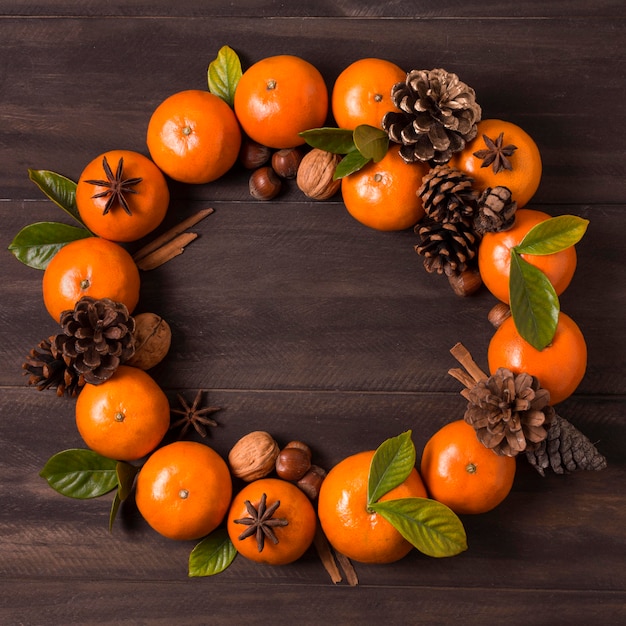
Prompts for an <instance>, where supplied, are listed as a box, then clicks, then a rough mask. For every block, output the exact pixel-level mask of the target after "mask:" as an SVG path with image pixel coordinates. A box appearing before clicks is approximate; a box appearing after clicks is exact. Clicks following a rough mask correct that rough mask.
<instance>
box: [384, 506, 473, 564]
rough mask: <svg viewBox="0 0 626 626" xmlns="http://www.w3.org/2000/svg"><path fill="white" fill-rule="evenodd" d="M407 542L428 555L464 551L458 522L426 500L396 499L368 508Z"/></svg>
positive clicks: (439, 555) (434, 555)
mask: <svg viewBox="0 0 626 626" xmlns="http://www.w3.org/2000/svg"><path fill="white" fill-rule="evenodd" d="M372 508H373V509H374V511H376V513H378V514H379V515H381V516H382V517H384V518H385V519H386V520H387V521H388V522H389V523H390V524H391V525H392V526H393V527H394V528H395V529H396V530H397V531H398V532H399V533H400V534H401V535H402V536H403V537H404V538H405V539H406V540H407V541H408V542H409V543H411V544H412V545H413V546H414V547H415V548H417V549H418V550H419V551H420V552H423V553H424V554H426V555H428V556H433V557H437V558H439V557H444V556H454V555H456V554H459V553H461V552H463V551H464V550H467V535H466V534H465V528H463V524H462V522H461V520H460V519H459V518H458V517H457V515H455V513H454V512H453V511H451V510H450V509H449V508H448V507H447V506H445V505H444V504H441V503H440V502H436V501H435V500H430V499H429V498H400V499H399V500H385V501H384V502H376V503H375V504H373V505H372Z"/></svg>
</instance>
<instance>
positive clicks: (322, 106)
mask: <svg viewBox="0 0 626 626" xmlns="http://www.w3.org/2000/svg"><path fill="white" fill-rule="evenodd" d="M235 114H236V115H237V119H238V120H239V122H240V124H241V126H242V128H243V130H244V132H245V133H246V134H247V135H248V136H249V137H250V138H251V139H253V140H254V141H257V142H258V143H260V144H262V145H264V146H268V147H270V148H277V149H282V148H293V147H295V146H299V145H302V144H304V139H303V138H302V137H300V136H299V134H298V133H300V132H302V131H305V130H309V129H311V128H318V127H321V126H323V125H324V122H325V121H326V115H327V114H328V89H327V87H326V83H325V82H324V78H323V77H322V75H321V74H320V72H319V70H317V68H315V67H314V66H313V65H311V63H309V62H308V61H305V60H304V59H301V58H300V57H296V56H292V55H278V56H272V57H267V58H265V59H261V60H260V61H257V62H256V63H254V64H253V65H252V66H250V67H249V68H248V69H247V70H246V71H245V72H244V73H243V76H242V77H241V79H240V80H239V83H238V84H237V89H236V90H235Z"/></svg>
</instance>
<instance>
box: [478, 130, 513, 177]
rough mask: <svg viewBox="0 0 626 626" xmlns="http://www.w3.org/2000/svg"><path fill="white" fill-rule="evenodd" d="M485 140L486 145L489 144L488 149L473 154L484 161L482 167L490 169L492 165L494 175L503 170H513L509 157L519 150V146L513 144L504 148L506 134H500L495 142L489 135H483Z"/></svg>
mask: <svg viewBox="0 0 626 626" xmlns="http://www.w3.org/2000/svg"><path fill="white" fill-rule="evenodd" d="M483 139H484V140H485V144H487V148H486V149H485V150H478V151H476V152H474V153H473V154H474V156H475V157H476V158H478V159H482V160H483V162H482V165H481V166H480V167H489V166H490V165H491V166H492V168H493V173H494V174H497V173H498V172H501V171H502V170H509V171H510V170H512V169H513V166H512V165H511V161H509V159H508V158H507V157H510V156H511V155H512V154H513V153H514V152H515V151H516V150H517V146H514V145H513V144H509V145H508V146H503V145H502V144H503V143H504V133H500V134H499V135H498V138H497V139H496V140H495V142H494V141H493V139H491V138H489V137H487V135H483Z"/></svg>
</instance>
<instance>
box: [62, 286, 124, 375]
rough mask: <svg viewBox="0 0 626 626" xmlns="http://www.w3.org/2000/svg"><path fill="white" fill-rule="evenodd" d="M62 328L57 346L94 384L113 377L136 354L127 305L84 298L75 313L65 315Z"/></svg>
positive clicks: (63, 314) (77, 369) (105, 299)
mask: <svg viewBox="0 0 626 626" xmlns="http://www.w3.org/2000/svg"><path fill="white" fill-rule="evenodd" d="M61 327H62V328H63V333H62V334H59V335H57V336H56V337H55V338H54V347H55V348H56V349H57V350H58V351H59V352H60V353H61V354H63V356H64V357H65V358H68V359H71V360H72V362H73V366H74V369H75V370H76V371H77V372H78V373H79V374H82V375H83V376H84V378H85V382H88V383H91V384H92V385H97V384H99V383H102V382H104V381H105V380H107V379H108V378H110V377H111V376H112V375H113V373H114V372H115V370H116V369H117V368H118V366H119V365H120V364H121V363H123V362H124V361H125V360H126V359H129V358H130V357H131V356H132V355H133V354H134V353H135V342H134V338H133V332H134V330H135V320H134V318H132V317H131V316H130V315H129V313H128V309H127V308H126V306H125V305H124V304H122V303H120V302H114V301H113V300H110V299H109V298H102V299H100V300H96V299H95V298H91V297H89V296H84V297H83V298H81V299H80V300H79V301H78V302H77V303H76V306H75V307H74V309H73V310H69V311H63V313H61Z"/></svg>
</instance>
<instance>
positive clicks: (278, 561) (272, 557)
mask: <svg viewBox="0 0 626 626" xmlns="http://www.w3.org/2000/svg"><path fill="white" fill-rule="evenodd" d="M264 493H265V494H266V497H267V500H266V505H267V506H268V507H269V506H270V505H272V504H273V503H274V502H276V500H278V501H280V506H279V507H278V509H276V512H275V513H274V515H273V518H281V519H286V520H287V522H288V524H287V525H286V526H279V527H276V528H274V529H273V530H274V532H275V533H276V537H277V539H278V543H276V544H275V543H273V542H272V541H271V539H269V538H267V537H266V539H265V544H264V546H263V550H261V552H259V549H258V545H257V541H256V537H255V536H254V535H253V536H251V537H245V538H244V539H239V536H240V535H241V533H242V532H243V531H244V530H246V528H248V527H247V526H245V525H244V524H237V523H235V520H237V519H241V518H246V517H250V514H249V513H248V511H247V509H246V505H245V501H246V500H249V501H250V503H251V504H252V505H253V506H254V507H255V508H257V507H258V505H259V502H260V500H261V497H262V495H263V494H264ZM316 524H317V518H316V515H315V509H314V508H313V505H312V504H311V501H310V500H309V498H308V497H307V496H306V495H305V494H304V492H303V491H301V490H300V489H299V488H298V487H296V485H294V484H293V483H290V482H287V481H285V480H281V479H278V478H261V479H259V480H255V481H253V482H251V483H249V484H248V485H246V486H245V487H244V488H243V489H242V490H241V491H240V492H239V493H238V494H237V495H236V496H235V497H234V498H233V501H232V504H231V506H230V510H229V512H228V517H227V520H226V528H227V531H228V535H229V537H230V540H231V541H232V542H233V545H234V546H235V548H236V549H237V552H239V553H240V554H242V555H243V556H245V557H246V558H247V559H250V560H252V561H255V562H256V563H266V564H268V565H287V564H288V563H293V562H294V561H296V560H297V559H299V558H300V557H301V556H302V555H303V554H304V553H305V552H306V551H307V550H308V548H309V546H310V545H311V544H312V543H313V538H314V537H315V528H316Z"/></svg>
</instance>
